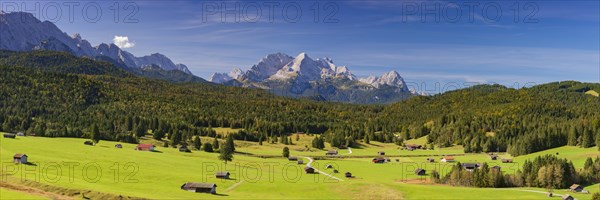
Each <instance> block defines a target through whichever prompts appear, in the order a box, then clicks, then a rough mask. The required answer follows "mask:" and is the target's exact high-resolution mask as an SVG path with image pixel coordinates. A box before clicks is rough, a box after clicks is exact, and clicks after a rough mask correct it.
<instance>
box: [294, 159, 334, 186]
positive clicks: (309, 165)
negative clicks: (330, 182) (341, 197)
mask: <svg viewBox="0 0 600 200" xmlns="http://www.w3.org/2000/svg"><path fill="white" fill-rule="evenodd" d="M301 157H303V158H306V159H308V163H306V166H307V167H312V168H313V169H315V171H316V172H319V173H321V174H323V175H325V176H329V178H332V179H335V180H338V181H344V180H343V179H341V178H338V177H335V176H333V175H331V174H328V173H325V172H323V171H321V170H318V169H317V168H314V167H313V166H312V165H311V164H312V163H313V162H314V160H313V159H312V158H311V157H306V156H301Z"/></svg>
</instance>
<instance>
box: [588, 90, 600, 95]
mask: <svg viewBox="0 0 600 200" xmlns="http://www.w3.org/2000/svg"><path fill="white" fill-rule="evenodd" d="M585 93H586V94H589V95H592V96H595V97H598V96H600V94H598V92H596V91H594V90H589V91H587V92H585Z"/></svg>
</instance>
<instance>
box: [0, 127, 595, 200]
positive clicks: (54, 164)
mask: <svg viewBox="0 0 600 200" xmlns="http://www.w3.org/2000/svg"><path fill="white" fill-rule="evenodd" d="M291 138H292V139H293V141H294V145H288V147H289V148H290V152H291V155H292V156H307V157H313V158H315V159H316V160H315V161H314V163H313V164H312V166H313V167H315V168H316V169H319V170H321V171H323V172H324V173H327V174H330V175H332V176H334V177H337V178H339V179H341V181H340V180H337V179H334V178H330V177H328V176H326V175H323V174H306V173H304V171H303V168H304V167H305V165H298V164H296V162H291V161H288V160H287V159H285V158H283V157H280V155H281V151H282V148H283V147H284V146H285V145H282V144H271V143H268V142H264V143H263V145H258V143H254V142H244V141H236V151H237V152H238V153H236V154H235V155H234V160H233V161H232V162H228V163H227V164H225V163H223V162H222V161H220V160H218V159H217V156H218V154H217V153H206V152H201V151H192V153H182V152H179V151H178V149H176V148H171V147H168V148H165V147H162V145H157V148H156V149H157V151H156V152H146V151H136V150H134V147H135V145H134V144H126V143H117V142H109V141H101V142H100V143H98V144H97V145H96V146H87V145H84V144H83V142H84V141H85V140H84V139H75V138H42V137H17V138H16V139H5V138H1V139H0V150H1V151H0V159H1V161H2V185H0V186H2V187H3V188H2V190H0V193H1V197H2V199H32V198H37V199H40V198H41V199H44V198H53V196H52V194H56V195H60V196H70V197H73V198H74V199H81V198H92V199H97V198H117V197H119V196H122V197H138V198H151V199H281V198H294V199H548V197H547V196H546V195H545V194H543V192H545V191H547V190H545V189H541V188H501V189H494V188H467V187H452V186H447V185H437V184H432V183H431V182H430V181H429V180H428V178H429V176H421V177H419V176H416V175H414V174H413V171H414V169H416V168H424V169H426V170H428V171H430V170H437V171H439V172H441V173H442V174H443V173H444V170H445V169H447V170H449V169H450V167H451V166H452V165H453V164H448V163H440V162H439V158H440V157H441V156H442V155H448V154H455V155H456V156H455V159H456V160H457V161H460V162H488V163H489V164H490V165H492V166H493V165H498V166H501V167H502V170H503V171H505V172H506V173H513V171H516V170H517V169H519V167H520V166H519V163H520V162H522V161H524V160H526V159H530V158H533V157H535V156H537V155H542V154H556V152H559V155H558V156H559V157H563V158H567V159H570V160H572V161H573V162H574V164H575V166H576V167H578V168H579V167H582V166H583V162H584V161H585V159H586V158H587V157H596V156H600V153H599V152H598V151H597V149H596V148H588V149H582V148H578V147H560V148H555V149H550V150H546V151H543V152H538V153H535V154H530V155H526V156H519V157H515V158H514V161H515V163H500V162H499V161H492V160H490V158H489V156H488V155H487V154H464V153H463V152H462V148H461V147H451V148H441V149H434V150H415V151H407V150H401V149H400V148H398V146H396V145H393V144H383V143H378V142H371V144H363V145H362V146H361V148H354V149H351V151H352V153H351V154H350V151H349V150H347V149H341V150H339V153H340V157H337V158H327V157H325V156H324V154H325V150H318V149H313V148H307V147H306V146H310V145H309V144H310V141H311V140H312V136H309V135H301V136H300V138H299V140H296V137H295V135H294V136H292V137H291ZM212 140H213V139H212V138H202V142H203V143H205V142H212ZM144 142H153V143H156V144H160V143H161V142H157V141H150V140H148V141H144ZM115 144H122V145H123V148H115ZM327 146H329V145H327ZM378 151H385V152H386V155H389V157H390V159H391V162H390V163H385V164H373V163H372V162H371V159H372V158H373V157H376V154H377V152H378ZM15 153H25V154H27V155H28V156H29V161H30V162H31V163H33V164H30V165H17V164H13V163H12V156H13V155H14V154H15ZM427 157H433V158H435V159H436V162H435V163H426V162H425V159H426V158H427ZM500 157H501V158H504V157H507V158H508V157H510V155H506V154H500ZM301 159H304V162H305V164H306V163H307V162H308V159H305V158H303V157H301ZM396 159H398V162H397V161H396ZM327 165H332V166H333V168H331V169H328V168H327V167H326V166H327ZM334 169H335V170H338V171H339V173H334V172H333V170H334ZM217 171H229V172H230V173H231V174H232V175H231V179H229V180H222V179H216V178H215V177H214V173H215V172H217ZM345 172H351V173H352V175H353V176H354V177H353V178H346V177H344V173H345ZM185 182H207V183H216V184H217V193H218V194H216V195H211V194H204V193H192V192H187V191H183V190H181V189H180V186H181V185H182V184H184V183H185ZM8 186H11V187H8ZM15 186H18V187H19V188H21V189H15ZM586 189H587V190H589V191H591V192H595V191H598V185H597V184H596V185H593V186H587V187H586ZM32 191H37V192H32ZM554 192H555V193H557V194H567V193H568V194H571V193H569V192H567V191H566V190H555V191H554ZM572 195H573V196H575V197H576V198H578V199H589V198H591V195H590V194H572ZM54 198H56V197H54ZM556 199H559V197H556Z"/></svg>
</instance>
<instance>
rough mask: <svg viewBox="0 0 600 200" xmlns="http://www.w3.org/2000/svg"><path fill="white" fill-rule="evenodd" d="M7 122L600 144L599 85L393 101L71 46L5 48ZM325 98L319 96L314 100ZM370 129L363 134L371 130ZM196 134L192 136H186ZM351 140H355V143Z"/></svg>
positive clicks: (495, 88)
mask: <svg viewBox="0 0 600 200" xmlns="http://www.w3.org/2000/svg"><path fill="white" fill-rule="evenodd" d="M0 70H1V71H2V73H0V123H2V126H0V128H1V131H7V132H17V131H26V132H28V133H35V134H37V135H40V136H51V137H87V136H86V133H89V132H90V131H91V127H92V126H94V125H95V126H98V129H99V130H100V133H101V137H102V139H106V140H121V141H128V142H135V141H136V138H137V137H138V136H140V135H139V134H140V133H139V132H138V130H142V131H141V134H142V135H143V134H144V131H143V130H153V131H155V132H163V133H172V132H175V131H176V132H179V131H181V132H182V133H184V134H183V135H184V137H186V138H187V137H191V136H192V135H194V134H204V133H205V129H206V128H207V127H233V128H242V129H244V131H241V132H240V133H236V134H235V135H236V139H245V140H251V141H258V140H259V138H261V137H262V138H268V137H271V136H280V135H285V134H290V133H294V132H308V133H315V134H323V138H324V139H325V140H326V141H327V142H329V143H331V144H334V146H340V145H347V144H350V145H351V146H352V145H358V142H357V141H360V140H361V139H363V138H367V137H368V138H369V139H370V140H374V141H381V142H390V143H391V142H396V143H398V144H400V143H401V142H402V141H403V140H407V139H412V138H418V137H421V136H425V135H429V137H428V142H429V143H431V144H434V145H436V146H451V145H464V148H465V151H467V152H480V151H497V150H499V151H508V152H510V153H512V154H514V155H521V154H527V153H531V152H536V151H540V150H544V149H548V148H551V147H556V146H562V145H579V146H583V147H589V146H594V145H596V144H598V143H600V141H599V140H600V136H599V135H600V134H599V131H600V115H599V114H598V113H599V112H598V111H600V100H599V98H598V97H597V96H595V95H594V94H596V92H597V91H600V84H592V83H579V82H573V81H565V82H555V83H548V84H543V85H538V86H535V87H531V88H526V89H512V88H506V87H504V86H499V85H479V86H474V87H471V88H467V89H462V90H457V91H451V92H447V93H444V94H440V95H436V96H431V97H428V96H415V97H411V98H409V99H408V100H407V101H403V102H399V103H395V104H392V105H386V106H383V105H352V104H343V103H328V102H318V101H312V100H306V99H293V98H285V97H279V96H276V95H273V94H270V93H269V92H267V91H265V90H262V89H250V88H240V87H228V86H221V85H215V84H207V83H179V84H177V83H172V82H168V81H163V80H156V79H151V78H145V77H141V76H136V75H135V74H132V73H130V72H127V71H124V70H122V69H120V68H118V67H115V66H114V65H112V64H111V63H108V62H102V61H96V60H91V59H87V58H79V57H75V56H71V55H69V54H66V53H59V52H47V51H32V52H18V53H17V52H7V51H4V52H1V53H0ZM316 100H318V99H316ZM365 136H366V137H365ZM188 139H189V138H188ZM348 142H350V143H348Z"/></svg>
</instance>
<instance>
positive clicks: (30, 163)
mask: <svg viewBox="0 0 600 200" xmlns="http://www.w3.org/2000/svg"><path fill="white" fill-rule="evenodd" d="M23 164H24V165H29V166H37V164H35V163H34V162H27V163H23Z"/></svg>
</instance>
